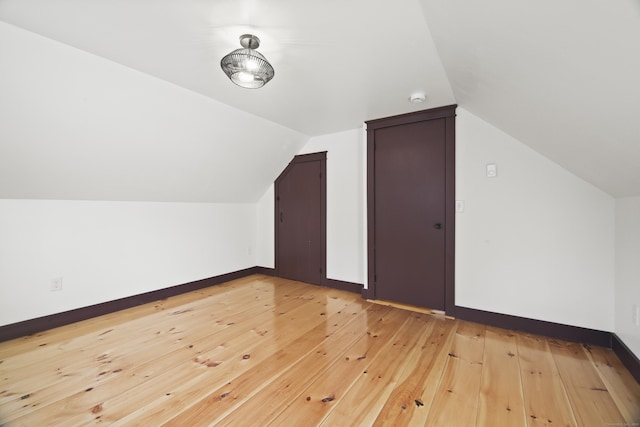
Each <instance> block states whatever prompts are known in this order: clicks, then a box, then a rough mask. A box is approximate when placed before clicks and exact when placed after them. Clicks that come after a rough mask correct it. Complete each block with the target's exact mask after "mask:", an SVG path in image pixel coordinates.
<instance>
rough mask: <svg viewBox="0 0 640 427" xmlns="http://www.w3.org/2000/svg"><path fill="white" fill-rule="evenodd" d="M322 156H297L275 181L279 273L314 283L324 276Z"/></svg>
mask: <svg viewBox="0 0 640 427" xmlns="http://www.w3.org/2000/svg"><path fill="white" fill-rule="evenodd" d="M325 158H326V153H317V154H311V155H304V156H296V157H295V158H294V160H293V161H292V162H291V163H290V164H289V166H287V168H286V169H285V171H284V172H283V173H282V174H281V175H280V177H279V178H278V179H277V180H276V183H275V194H276V233H277V234H276V269H277V270H278V275H279V276H280V277H284V278H287V279H293V280H300V281H303V282H307V283H313V284H317V285H321V284H323V278H324V277H325V272H324V269H325V267H324V263H325V259H326V256H325V252H324V251H325V232H324V222H325V217H326V213H325V208H324V206H325V201H324V198H325V194H326V191H325V187H324V181H325V177H324V173H325V160H324V159H325Z"/></svg>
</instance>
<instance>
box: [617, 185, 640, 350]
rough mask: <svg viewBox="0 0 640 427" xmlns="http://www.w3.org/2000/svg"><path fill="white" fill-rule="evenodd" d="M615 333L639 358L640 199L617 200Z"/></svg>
mask: <svg viewBox="0 0 640 427" xmlns="http://www.w3.org/2000/svg"><path fill="white" fill-rule="evenodd" d="M615 301H616V302H615V307H616V309H615V312H616V318H615V332H616V334H617V335H618V337H620V339H622V341H624V343H625V344H626V345H627V346H628V347H629V348H630V349H631V351H633V352H634V353H635V354H636V356H638V357H640V326H638V325H636V324H635V319H634V311H635V310H636V307H639V306H640V197H629V198H624V199H617V200H616V287H615Z"/></svg>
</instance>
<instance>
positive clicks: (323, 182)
mask: <svg viewBox="0 0 640 427" xmlns="http://www.w3.org/2000/svg"><path fill="white" fill-rule="evenodd" d="M306 162H320V173H321V177H320V263H321V268H322V273H321V274H320V284H321V285H322V286H326V284H327V152H326V151H321V152H318V153H310V154H298V155H297V156H294V157H293V159H292V160H291V161H290V162H289V164H288V165H287V167H286V168H284V170H283V171H282V173H280V175H278V177H277V178H276V180H275V181H274V186H273V187H274V188H273V190H274V191H273V199H274V200H273V206H274V215H273V221H274V230H275V264H274V272H275V275H276V276H277V277H281V276H280V261H279V258H280V221H278V218H279V214H278V212H279V210H280V206H279V198H280V197H279V193H280V192H279V190H278V186H279V185H280V181H282V180H283V179H284V177H285V176H286V175H287V173H289V171H290V170H291V169H292V168H293V167H294V166H295V165H296V164H298V163H306Z"/></svg>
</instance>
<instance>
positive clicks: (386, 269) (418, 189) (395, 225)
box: [368, 116, 453, 310]
mask: <svg viewBox="0 0 640 427" xmlns="http://www.w3.org/2000/svg"><path fill="white" fill-rule="evenodd" d="M402 117H405V119H406V116H402ZM392 123H394V122H392ZM368 124H369V123H368ZM375 125H380V122H379V121H376V123H375V124H374V126H372V128H369V127H368V132H369V144H373V147H369V150H370V152H369V157H370V158H369V162H370V165H369V166H370V167H369V174H370V176H369V186H370V188H369V199H370V200H369V206H368V209H369V221H370V222H372V224H371V223H370V224H369V230H370V231H369V243H370V254H369V260H370V264H372V265H370V280H369V283H370V287H371V285H373V292H374V298H376V299H382V300H389V301H395V302H400V303H405V304H411V305H417V306H421V307H427V308H432V309H437V310H445V309H447V305H448V304H447V296H448V295H447V293H448V292H447V287H448V285H447V281H448V280H447V279H448V275H449V273H448V267H450V270H449V271H451V272H452V265H451V266H448V262H452V258H451V259H449V257H448V256H447V254H448V249H449V248H448V244H447V243H448V242H447V240H448V239H447V237H451V236H452V234H447V233H448V232H450V233H452V232H453V219H452V218H448V209H447V205H448V203H453V201H452V200H449V199H451V198H452V197H447V184H448V182H447V181H448V173H449V172H450V171H449V170H448V166H449V165H448V161H449V160H451V159H449V158H448V156H449V154H448V149H447V148H448V147H447V136H448V135H447V133H448V131H449V128H450V124H449V123H448V121H447V118H446V117H440V118H432V119H429V120H415V121H409V122H407V123H402V124H400V125H391V126H381V127H376V126H375ZM371 149H372V150H371ZM371 151H372V152H371ZM371 187H372V188H371ZM449 228H450V229H449ZM371 243H373V245H372V244H371ZM371 276H372V277H371ZM371 279H373V280H371ZM451 279H452V277H451ZM450 285H451V286H452V283H450ZM451 297H452V295H451ZM451 305H452V304H451Z"/></svg>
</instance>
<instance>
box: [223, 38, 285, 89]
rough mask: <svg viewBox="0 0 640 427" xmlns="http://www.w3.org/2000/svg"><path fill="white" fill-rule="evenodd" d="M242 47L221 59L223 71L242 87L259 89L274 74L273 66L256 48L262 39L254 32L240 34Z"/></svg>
mask: <svg viewBox="0 0 640 427" xmlns="http://www.w3.org/2000/svg"><path fill="white" fill-rule="evenodd" d="M240 45H241V46H242V49H236V50H234V51H233V52H231V53H229V54H228V55H225V57H224V58H222V60H221V61H220V66H221V67H222V71H224V73H225V74H226V75H227V77H229V79H231V81H232V82H233V83H235V84H237V85H238V86H240V87H244V88H247V89H257V88H260V87H262V86H264V85H266V84H267V83H268V82H269V80H271V79H272V78H273V76H274V74H275V73H274V71H273V67H272V66H271V64H269V61H267V58H265V57H264V56H263V55H262V54H261V53H260V52H258V51H257V50H256V49H257V48H258V47H259V46H260V39H259V38H258V37H256V36H254V35H252V34H244V35H242V36H240Z"/></svg>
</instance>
